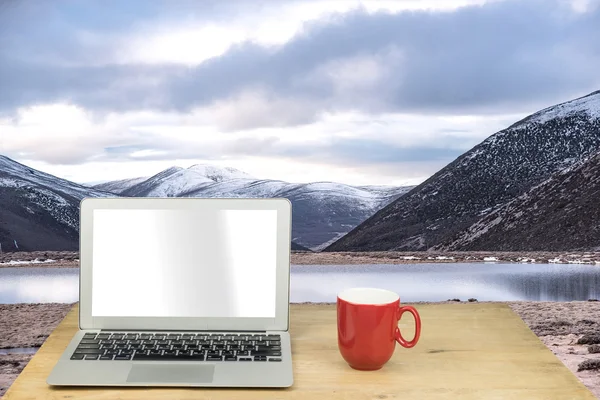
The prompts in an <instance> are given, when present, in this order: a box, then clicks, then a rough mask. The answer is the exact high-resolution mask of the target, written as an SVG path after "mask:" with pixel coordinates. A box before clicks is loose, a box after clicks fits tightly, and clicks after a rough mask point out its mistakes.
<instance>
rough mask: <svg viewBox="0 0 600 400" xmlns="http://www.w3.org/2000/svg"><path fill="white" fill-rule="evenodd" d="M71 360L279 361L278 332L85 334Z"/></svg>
mask: <svg viewBox="0 0 600 400" xmlns="http://www.w3.org/2000/svg"><path fill="white" fill-rule="evenodd" d="M71 360H100V361H102V360H104V361H112V360H133V361H223V362H225V361H240V362H243V361H252V362H278V361H281V337H280V336H279V335H266V334H249V333H239V334H234V333H210V334H208V333H206V332H203V333H170V334H165V333H124V332H100V333H86V334H85V335H84V336H83V338H82V339H81V341H80V342H79V344H78V345H77V348H76V349H75V351H74V352H73V355H72V356H71Z"/></svg>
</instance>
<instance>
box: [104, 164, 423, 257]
mask: <svg viewBox="0 0 600 400" xmlns="http://www.w3.org/2000/svg"><path fill="white" fill-rule="evenodd" d="M135 179H138V178H135ZM129 181H133V180H129ZM112 184H113V183H111V182H108V183H104V184H101V185H97V186H94V187H95V188H109V187H111V186H110V185H112ZM114 186H115V187H119V184H117V183H115V184H114ZM120 187H123V186H120ZM411 188H412V187H385V186H372V187H371V186H349V185H344V184H340V183H334V182H315V183H305V184H299V183H289V182H284V181H278V180H265V179H257V178H254V177H252V176H250V175H248V174H246V173H245V172H242V171H239V170H236V169H233V168H221V167H216V166H210V165H195V166H192V167H190V168H187V169H184V168H179V167H172V168H169V169H166V170H164V171H162V172H160V173H158V174H156V175H154V176H152V177H150V178H148V179H146V180H142V181H141V182H138V183H137V184H135V185H131V186H129V187H127V188H125V189H124V190H117V191H115V193H116V194H119V195H122V196H130V197H205V198H215V197H229V198H232V197H238V198H266V197H286V198H288V199H289V200H290V201H291V202H292V207H293V213H292V219H293V221H292V237H293V240H294V241H295V242H296V243H297V244H299V245H303V246H306V247H308V248H311V249H319V248H321V247H323V246H326V245H328V244H329V243H330V242H331V241H333V240H336V239H337V238H339V237H341V236H343V235H344V234H346V233H347V232H348V231H349V230H350V229H352V228H353V227H355V226H356V225H358V224H360V223H361V222H362V221H364V220H365V219H366V218H368V217H369V216H370V215H372V214H373V213H374V212H375V211H377V210H378V209H379V208H381V207H383V206H384V205H386V204H388V203H389V202H391V201H393V200H394V199H396V198H397V197H398V196H401V195H403V194H404V193H406V192H408V191H409V190H410V189H411Z"/></svg>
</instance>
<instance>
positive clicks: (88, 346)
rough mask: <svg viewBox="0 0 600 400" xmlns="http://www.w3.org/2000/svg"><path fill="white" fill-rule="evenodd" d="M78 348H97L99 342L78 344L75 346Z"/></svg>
mask: <svg viewBox="0 0 600 400" xmlns="http://www.w3.org/2000/svg"><path fill="white" fill-rule="evenodd" d="M77 348H78V349H99V348H100V345H99V344H80V345H78V346H77Z"/></svg>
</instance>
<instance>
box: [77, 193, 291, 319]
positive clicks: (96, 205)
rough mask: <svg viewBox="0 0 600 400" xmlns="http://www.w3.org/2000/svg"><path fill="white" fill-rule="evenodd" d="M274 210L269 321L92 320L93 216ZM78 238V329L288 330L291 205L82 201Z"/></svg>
mask: <svg viewBox="0 0 600 400" xmlns="http://www.w3.org/2000/svg"><path fill="white" fill-rule="evenodd" d="M101 209H104V210H106V209H122V210H125V209H137V210H139V209H162V210H186V209H187V210H194V209H202V210H275V211H277V256H276V260H277V262H276V278H275V279H276V285H277V286H276V290H275V317H274V318H201V317H93V316H92V290H93V285H92V276H93V274H92V271H93V251H94V249H93V245H92V243H93V239H94V238H93V226H94V225H93V224H94V210H101ZM79 234H80V238H79V249H80V254H79V260H80V271H79V327H80V329H107V330H163V331H186V330H190V331H194V330H215V331H287V330H288V329H289V285H290V250H291V203H290V201H289V200H287V199H285V198H274V199H239V198H234V199H207V198H131V197H126V198H124V197H120V198H86V199H83V200H82V201H81V204H80V233H79Z"/></svg>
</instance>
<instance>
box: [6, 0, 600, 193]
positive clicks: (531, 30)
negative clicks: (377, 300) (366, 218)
mask: <svg viewBox="0 0 600 400" xmlns="http://www.w3.org/2000/svg"><path fill="white" fill-rule="evenodd" d="M598 3H600V1H599V0H588V1H585V0H539V1H537V0H531V1H529V0H519V1H511V0H487V1H485V0H397V1H377V0H372V1H364V2H359V1H354V0H348V1H346V0H331V1H329V0H325V1H323V0H320V1H310V0H307V1H295V0H289V1H283V0H277V1H276V0H272V1H249V0H247V1H243V0H237V1H235V0H233V1H217V0H214V1H213V0H206V1H200V0H198V1H191V0H190V1H187V0H182V1H179V0H175V1H171V0H170V1H166V0H165V1H154V0H152V1H151V0H128V1H101V0H86V1H79V0H77V1H76V0H71V1H68V0H65V1H61V0H48V1H41V0H39V1H34V0H30V1H27V0H3V1H0V154H4V155H7V156H9V157H11V158H13V159H16V160H18V161H20V162H23V163H26V164H28V165H30V166H32V167H34V168H38V169H41V170H43V171H46V172H50V173H53V174H55V175H58V176H61V177H64V178H67V179H71V180H74V181H78V182H97V181H103V180H109V179H119V178H127V177H135V176H148V175H152V174H154V173H157V172H159V171H160V170H162V169H164V168H167V167H170V166H173V165H179V166H182V167H187V166H190V165H192V164H195V163H210V164H215V165H222V166H232V167H236V168H239V169H242V170H244V171H246V172H248V173H250V174H252V175H254V176H257V177H260V178H272V179H283V180H287V181H292V182H307V181H322V180H331V181H338V182H344V183H349V184H387V185H400V184H413V183H418V182H420V181H422V180H423V179H425V178H427V177H428V176H430V175H431V174H433V173H435V172H436V171H437V170H438V169H440V168H441V167H443V166H444V165H446V164H447V163H449V162H451V161H452V160H453V159H455V158H456V157H457V156H459V155H460V154H461V153H463V152H465V151H467V150H468V149H470V148H471V147H473V146H474V145H475V144H477V143H479V142H480V141H482V140H484V139H485V138H486V137H488V136H489V135H491V134H493V133H494V132H497V131H498V130H500V129H502V128H505V127H507V126H508V125H510V124H511V123H513V122H515V121H517V120H519V119H520V118H522V117H524V116H525V115H527V114H530V113H532V112H535V111H537V110H539V109H541V108H544V107H547V106H550V105H552V104H556V103H559V102H562V101H566V100H569V99H571V98H575V97H579V96H582V95H585V94H588V93H590V92H592V91H594V90H598V89H600V74H599V73H598V71H600V7H599V4H598Z"/></svg>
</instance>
